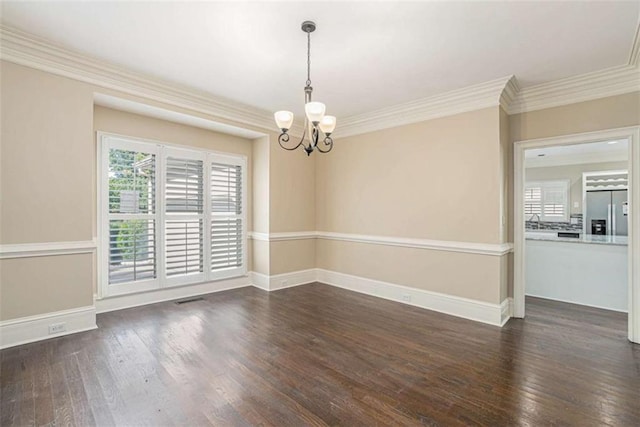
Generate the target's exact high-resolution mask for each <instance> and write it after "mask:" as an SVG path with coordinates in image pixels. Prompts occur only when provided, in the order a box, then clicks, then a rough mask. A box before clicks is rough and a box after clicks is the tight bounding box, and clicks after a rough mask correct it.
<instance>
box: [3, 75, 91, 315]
mask: <svg viewBox="0 0 640 427" xmlns="http://www.w3.org/2000/svg"><path fill="white" fill-rule="evenodd" d="M0 66H1V69H0V74H1V77H0V78H1V80H0V82H1V87H2V91H1V96H0V102H1V103H2V117H1V118H0V120H1V122H0V124H1V134H0V136H1V144H2V145H1V148H0V149H1V150H2V156H1V160H0V161H1V162H2V163H1V165H0V166H1V168H0V174H1V178H0V182H1V189H0V190H1V191H0V192H1V194H2V204H1V206H0V215H1V218H2V221H1V223H0V230H1V238H2V241H1V243H2V244H12V243H40V242H60V241H79V240H91V239H92V237H93V235H94V234H93V210H94V209H93V206H94V203H92V200H93V193H94V188H95V185H94V180H93V176H94V171H95V163H96V162H95V156H94V153H95V149H94V146H93V145H94V143H93V136H92V134H93V125H92V121H93V97H92V94H91V92H90V90H89V87H88V86H87V85H84V84H82V83H78V82H76V81H73V80H70V79H66V78H63V77H57V76H53V75H50V74H47V73H42V72H39V71H35V70H32V69H30V68H25V67H19V66H16V65H12V64H7V63H1V65H0ZM85 305H90V304H85Z"/></svg>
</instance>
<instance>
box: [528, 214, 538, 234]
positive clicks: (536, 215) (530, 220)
mask: <svg viewBox="0 0 640 427" xmlns="http://www.w3.org/2000/svg"><path fill="white" fill-rule="evenodd" d="M534 217H537V218H538V220H537V221H536V230H540V214H537V213H536V214H533V215H531V218H529V222H533V218H534Z"/></svg>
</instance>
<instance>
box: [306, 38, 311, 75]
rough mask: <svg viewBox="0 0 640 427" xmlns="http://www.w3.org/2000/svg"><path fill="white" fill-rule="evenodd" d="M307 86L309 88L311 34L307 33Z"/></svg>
mask: <svg viewBox="0 0 640 427" xmlns="http://www.w3.org/2000/svg"><path fill="white" fill-rule="evenodd" d="M307 86H311V33H310V32H307Z"/></svg>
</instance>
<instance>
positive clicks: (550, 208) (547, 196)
mask: <svg viewBox="0 0 640 427" xmlns="http://www.w3.org/2000/svg"><path fill="white" fill-rule="evenodd" d="M543 200H544V202H543V203H544V206H543V212H544V217H545V218H546V221H552V220H553V219H557V220H563V219H565V218H566V216H567V215H566V213H567V189H566V186H562V185H549V186H547V187H545V189H544V195H543Z"/></svg>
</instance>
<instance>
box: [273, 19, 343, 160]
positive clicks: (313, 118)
mask: <svg viewBox="0 0 640 427" xmlns="http://www.w3.org/2000/svg"><path fill="white" fill-rule="evenodd" d="M315 30H316V24H315V22H311V21H304V22H303V23H302V31H304V32H305V33H307V83H306V86H305V87H304V112H305V119H304V132H303V133H302V138H301V139H300V142H298V144H297V145H296V146H287V143H288V142H289V134H288V133H287V132H288V131H289V129H291V125H293V113H292V112H291V111H278V112H277V113H275V114H274V117H275V119H276V125H278V128H279V129H280V130H281V131H282V133H281V134H280V136H279V137H278V143H279V144H280V146H281V147H282V148H284V149H285V150H289V151H293V150H295V149H297V148H298V147H300V146H302V148H304V151H306V153H307V156H308V155H310V154H311V153H312V152H313V150H315V149H317V150H318V151H319V152H321V153H328V152H329V151H331V149H332V148H333V139H331V133H333V130H334V129H335V127H336V118H335V117H334V116H326V115H325V114H324V112H325V110H326V107H325V105H324V104H323V103H322V102H314V101H311V93H312V92H313V88H312V87H311V33H312V32H314V31H315ZM321 131H322V134H323V135H324V138H323V139H322V142H321V143H320V144H318V141H319V140H320V132H321Z"/></svg>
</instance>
